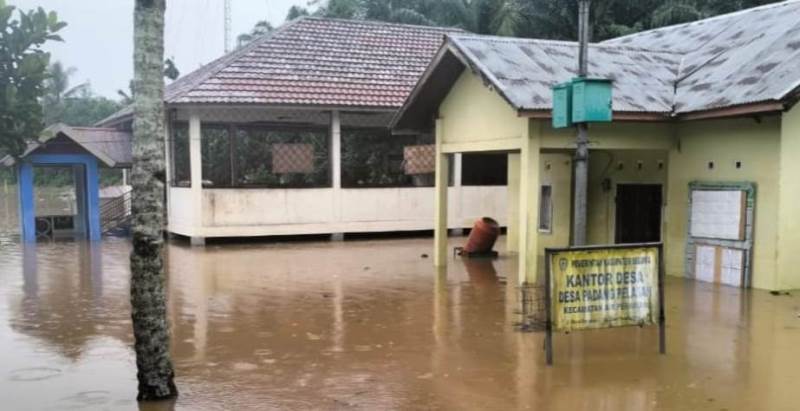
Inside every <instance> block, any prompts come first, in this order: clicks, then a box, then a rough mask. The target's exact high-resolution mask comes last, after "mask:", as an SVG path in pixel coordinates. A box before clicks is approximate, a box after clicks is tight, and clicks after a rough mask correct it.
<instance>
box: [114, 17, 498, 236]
mask: <svg viewBox="0 0 800 411" xmlns="http://www.w3.org/2000/svg"><path fill="white" fill-rule="evenodd" d="M454 32H461V31H460V30H457V29H441V28H432V27H422V26H412V25H401V24H389V23H377V22H364V21H347V20H336V19H323V18H314V17H307V18H300V19H298V20H295V21H292V22H290V23H287V24H285V25H284V26H282V27H280V28H278V29H277V30H276V31H274V32H273V33H271V34H269V35H266V36H264V37H261V38H258V39H256V40H254V41H253V42H252V43H249V44H247V45H245V46H243V47H241V48H240V49H238V50H236V51H234V52H232V53H230V54H228V55H226V56H223V57H222V58H220V59H218V60H216V61H214V62H212V63H210V64H208V65H206V66H204V67H202V68H201V69H199V70H197V71H195V72H193V73H190V74H188V75H186V76H184V77H182V78H181V79H179V80H177V81H176V82H174V83H172V84H170V85H169V86H168V87H167V89H166V93H165V100H166V105H167V112H168V117H169V118H168V124H169V133H168V134H169V135H168V138H167V140H168V142H169V144H167V146H168V158H169V159H170V167H169V173H168V175H169V181H170V187H169V189H168V208H169V215H168V221H169V223H168V224H169V231H170V232H172V233H174V234H178V235H182V236H186V237H190V238H191V239H192V242H193V243H195V244H203V243H204V241H205V239H206V238H213V237H250V236H274V235H299V234H328V233H331V234H342V233H354V232H355V233H359V232H380V231H383V232H387V231H416V230H431V229H433V207H432V202H431V200H432V199H433V194H434V188H433V171H434V156H433V153H434V146H433V135H432V133H431V131H430V130H427V131H423V132H420V133H413V134H410V135H404V136H392V135H391V133H390V131H389V122H390V120H391V119H392V117H393V116H394V114H395V113H396V111H397V110H398V109H399V108H400V106H401V105H402V104H403V102H404V101H405V99H406V98H407V97H408V94H409V93H410V91H411V89H412V88H413V87H414V85H415V84H416V83H417V81H418V80H419V76H420V75H421V74H422V73H423V72H424V71H425V68H426V67H427V66H428V64H429V63H430V61H431V59H432V58H433V56H434V55H435V53H436V50H437V49H438V47H439V46H440V45H441V43H442V41H443V39H444V35H445V34H446V33H454ZM130 121H131V112H130V111H129V110H127V111H123V112H121V113H118V114H116V115H114V116H113V117H111V118H109V119H106V120H105V121H103V122H102V124H103V125H106V126H115V127H123V128H125V127H129V124H130ZM505 161H506V158H505V156H497V155H491V154H490V155H481V156H477V157H476V156H465V158H464V159H463V165H462V159H461V157H460V156H459V157H458V158H457V159H456V160H455V165H454V167H455V168H454V173H453V174H454V178H453V179H452V181H451V182H450V185H451V191H452V193H451V198H453V199H457V200H454V201H453V203H454V204H453V205H452V209H451V213H450V216H451V220H450V222H449V226H450V227H451V228H453V229H459V228H465V227H469V226H471V224H472V222H473V221H474V220H475V219H476V218H478V217H480V216H481V215H482V213H488V214H489V215H493V216H498V217H499V218H500V222H501V223H505V215H506V211H505V208H506V195H505V191H506V188H505V184H506V181H505V177H506V175H505V168H506V165H505ZM462 175H463V178H462Z"/></svg>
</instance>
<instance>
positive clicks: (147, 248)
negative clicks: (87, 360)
mask: <svg viewBox="0 0 800 411" xmlns="http://www.w3.org/2000/svg"><path fill="white" fill-rule="evenodd" d="M165 8H166V0H136V6H135V10H134V88H135V90H136V93H135V95H136V98H135V101H134V120H133V171H132V174H131V184H132V185H133V205H132V207H133V252H132V253H131V317H132V319H133V335H134V337H135V340H136V342H135V350H136V367H137V369H138V373H137V377H138V379H139V395H138V397H137V399H138V400H139V401H155V400H163V399H169V398H174V397H176V396H177V395H178V390H177V388H176V387H175V382H174V377H175V372H174V370H173V368H172V361H171V360H170V353H169V337H170V336H169V323H168V321H167V305H166V292H165V275H164V259H163V250H164V236H163V235H162V228H163V226H164V213H163V210H164V184H165V182H164V175H165V173H164V169H165V161H164V157H165V156H164V140H163V136H164V78H163V72H162V70H163V67H164V11H165Z"/></svg>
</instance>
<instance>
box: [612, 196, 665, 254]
mask: <svg viewBox="0 0 800 411" xmlns="http://www.w3.org/2000/svg"><path fill="white" fill-rule="evenodd" d="M661 200H662V188H661V184H619V185H617V198H616V201H617V219H616V235H615V237H616V238H615V240H616V243H617V244H629V243H651V242H659V241H661V205H662V202H661Z"/></svg>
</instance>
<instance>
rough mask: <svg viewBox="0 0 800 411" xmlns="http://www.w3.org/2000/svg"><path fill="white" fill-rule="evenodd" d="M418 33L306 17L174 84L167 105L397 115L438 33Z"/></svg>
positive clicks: (434, 48)
mask: <svg viewBox="0 0 800 411" xmlns="http://www.w3.org/2000/svg"><path fill="white" fill-rule="evenodd" d="M454 32H459V30H456V29H443V28H434V27H424V26H411V25H402V24H389V23H378V22H366V21H355V20H339V19H324V18H316V17H306V18H300V19H298V20H295V21H293V22H291V23H287V24H285V25H284V26H283V27H281V28H279V29H278V30H276V31H275V32H273V33H272V34H269V35H266V36H263V37H261V38H259V39H256V40H255V41H253V42H252V43H250V44H248V45H246V46H244V47H243V48H241V49H239V50H236V51H234V52H232V53H230V54H228V55H226V56H223V57H222V58H220V59H218V60H216V61H214V62H212V63H210V64H208V65H206V66H204V67H202V68H200V69H199V70H197V71H195V72H193V73H190V74H188V75H186V76H184V77H183V78H181V79H178V80H177V81H175V82H174V83H172V84H170V85H169V86H168V87H167V89H166V92H165V100H166V102H167V103H168V104H185V103H221V104H270V105H314V106H328V107H331V106H334V107H359V108H379V109H391V110H394V109H397V108H398V107H400V106H401V105H402V104H403V102H404V101H405V99H406V97H407V96H408V94H409V92H410V91H411V89H412V88H413V87H414V85H415V84H416V82H417V80H418V79H419V76H420V75H421V74H422V73H423V72H424V71H425V68H426V67H427V66H428V64H429V63H430V60H431V59H432V58H433V56H434V55H435V54H436V51H437V50H438V48H439V46H440V45H441V43H442V42H443V38H444V35H445V34H446V33H454Z"/></svg>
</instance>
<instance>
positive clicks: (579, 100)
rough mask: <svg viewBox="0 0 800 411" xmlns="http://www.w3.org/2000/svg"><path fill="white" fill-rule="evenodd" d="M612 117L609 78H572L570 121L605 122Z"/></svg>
mask: <svg viewBox="0 0 800 411" xmlns="http://www.w3.org/2000/svg"><path fill="white" fill-rule="evenodd" d="M611 119H612V109H611V80H605V79H597V78H575V79H573V80H572V122H573V123H607V122H610V121H611Z"/></svg>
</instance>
